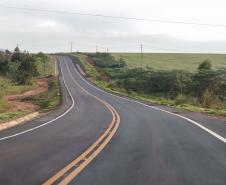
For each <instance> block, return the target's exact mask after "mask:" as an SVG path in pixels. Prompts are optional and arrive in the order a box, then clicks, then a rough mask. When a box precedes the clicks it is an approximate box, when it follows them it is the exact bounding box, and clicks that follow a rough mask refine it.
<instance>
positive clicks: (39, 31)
mask: <svg viewBox="0 0 226 185" xmlns="http://www.w3.org/2000/svg"><path fill="white" fill-rule="evenodd" d="M4 6H14V7H19V8H35V9H45V10H46V9H47V10H56V11H65V12H80V13H88V14H102V15H108V16H121V17H134V18H146V19H158V20H163V21H181V22H195V23H201V24H212V25H225V27H223V26H222V27H216V26H213V27H211V26H199V25H191V24H190V25H189V24H174V23H166V22H150V21H135V20H124V19H114V18H103V17H95V16H82V15H75V14H67V13H65V14H60V13H47V12H38V11H37V12H36V11H27V10H18V9H12V8H5V7H4ZM225 7H226V2H225V1H224V0H215V1H213V0H189V1H187V0H171V1H165V0H158V1H154V0H139V1H131V0H124V1H122V0H120V1H119V0H108V1H106V0H95V1H93V0H76V1H75V0H64V1H59V2H58V1H56V0H20V1H16V0H1V2H0V21H1V27H0V48H4V49H10V50H12V49H13V48H15V46H16V45H17V44H18V45H19V47H20V48H21V49H23V50H28V51H31V52H39V51H43V52H68V51H70V43H71V41H73V51H90V52H93V51H95V50H96V46H98V51H101V52H103V51H107V48H108V50H109V51H110V52H139V51H140V44H143V50H144V52H204V53H205V52H211V53H226V11H225Z"/></svg>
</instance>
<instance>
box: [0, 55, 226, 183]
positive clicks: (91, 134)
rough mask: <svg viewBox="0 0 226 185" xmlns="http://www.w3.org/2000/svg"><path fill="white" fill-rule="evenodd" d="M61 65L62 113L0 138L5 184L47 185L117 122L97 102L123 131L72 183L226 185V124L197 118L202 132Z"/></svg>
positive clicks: (0, 175) (0, 178)
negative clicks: (102, 87)
mask: <svg viewBox="0 0 226 185" xmlns="http://www.w3.org/2000/svg"><path fill="white" fill-rule="evenodd" d="M59 63H60V65H59V68H60V69H61V70H62V73H61V74H60V80H61V84H63V83H64V81H65V84H66V86H64V85H62V94H63V99H62V106H61V107H60V108H59V109H58V110H56V111H54V112H52V113H50V114H49V115H47V116H45V117H42V118H40V119H37V120H34V121H31V122H29V123H26V124H23V125H20V126H18V127H15V128H12V129H9V130H6V131H2V132H0V184H3V185H5V184H7V185H8V184H16V185H20V184H23V185H26V184H29V185H30V184H42V183H44V182H45V181H46V180H48V179H50V178H51V177H52V176H54V175H55V174H56V173H57V172H59V171H60V170H61V169H62V168H64V167H65V166H66V165H67V164H70V162H71V161H73V160H74V159H76V158H77V157H78V156H79V155H80V154H81V153H82V152H84V151H86V149H87V148H88V147H89V146H91V145H92V144H93V143H94V142H95V141H96V140H97V139H98V138H100V136H101V135H102V134H103V132H105V131H106V128H107V127H108V126H109V124H110V123H111V121H112V119H113V115H112V114H111V112H110V111H109V110H108V108H107V107H106V105H104V104H103V103H102V102H100V101H99V100H98V99H97V98H100V99H101V100H102V101H105V102H107V103H109V104H110V105H111V106H112V107H113V108H114V109H115V110H116V111H117V112H118V114H119V116H120V125H119V128H118V129H117V131H116V133H115V135H114V136H113V138H112V139H111V140H110V142H109V143H108V145H107V146H106V147H105V148H103V150H102V151H101V152H100V153H99V154H98V155H97V157H96V158H95V159H94V160H93V161H92V162H91V163H89V164H88V165H87V166H86V167H85V168H84V170H82V171H81V172H80V173H79V174H78V175H76V176H75V178H74V179H73V180H72V181H71V184H78V185H127V184H128V185H150V184H154V185H165V184H166V185H177V184H178V185H190V184H193V185H196V184H197V185H213V184H216V185H225V184H226V143H225V142H224V140H223V139H225V135H226V133H225V132H224V131H225V130H226V123H225V122H223V121H220V120H214V123H216V124H214V125H213V121H212V119H210V118H208V117H205V116H204V117H205V119H204V118H203V117H197V116H195V115H194V117H193V119H194V120H196V122H198V123H199V124H200V125H201V126H205V127H204V128H201V127H200V125H199V126H198V125H196V124H194V123H191V122H189V121H188V120H185V119H183V118H181V117H178V116H176V115H174V114H169V113H167V112H163V111H160V110H157V109H154V108H155V107H148V106H144V105H142V104H140V103H137V102H134V101H131V100H127V99H122V98H120V97H116V96H113V95H110V94H108V93H106V92H103V91H101V90H99V89H97V88H95V87H93V86H92V85H90V84H89V83H87V82H86V81H85V80H84V79H83V78H82V77H81V76H80V74H79V73H78V71H77V70H76V68H75V66H74V65H73V64H72V62H71V61H70V59H69V58H67V57H59ZM75 82H77V83H78V84H77V83H75ZM66 88H68V90H69V91H70V92H71V95H72V99H74V104H73V103H72V99H71V98H70V97H69V94H68V93H67V89H66ZM84 90H85V91H84ZM86 91H87V92H88V93H87V92H86ZM89 93H91V94H89ZM94 96H95V97H97V98H95V97H94ZM156 108H158V107H156ZM67 110H68V112H67ZM65 111H66V114H65V115H64V116H62V117H60V118H59V119H57V120H55V121H52V122H51V120H52V119H54V118H56V117H58V116H60V115H62V114H64V112H65ZM203 120H205V121H203ZM49 121H50V122H49ZM46 122H47V124H45V123H46ZM48 122H49V123H48ZM43 124H44V125H43ZM205 128H209V129H210V130H205ZM210 131H212V132H213V133H210ZM214 134H216V135H214ZM217 134H219V135H220V136H222V138H219V137H218V135H217ZM84 161H85V160H84ZM70 172H71V171H70ZM70 172H69V174H70ZM67 175H68V174H64V176H63V177H61V178H64V177H67ZM55 183H56V184H57V183H59V181H56V182H55Z"/></svg>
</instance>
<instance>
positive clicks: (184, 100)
mask: <svg viewBox="0 0 226 185" xmlns="http://www.w3.org/2000/svg"><path fill="white" fill-rule="evenodd" d="M185 103H187V97H186V96H184V95H181V94H180V95H178V96H177V97H176V99H175V104H176V105H180V104H185Z"/></svg>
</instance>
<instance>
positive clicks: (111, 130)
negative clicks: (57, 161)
mask: <svg viewBox="0 0 226 185" xmlns="http://www.w3.org/2000/svg"><path fill="white" fill-rule="evenodd" d="M66 66H67V69H68V71H69V75H70V76H71V78H72V80H73V81H74V82H75V83H76V84H77V85H78V86H79V87H80V88H81V89H82V90H83V91H84V92H86V93H87V94H88V95H90V96H92V97H94V98H95V99H97V100H98V101H99V102H101V103H102V104H104V105H105V106H106V107H107V109H108V110H109V111H110V112H111V114H112V121H111V123H110V125H109V126H108V128H107V130H106V131H105V132H104V133H103V134H102V135H101V136H100V137H99V138H98V139H97V141H96V142H95V143H94V144H92V145H91V146H90V147H89V148H88V149H87V150H86V151H85V152H83V153H82V154H81V155H79V156H78V157H77V158H76V159H74V160H73V161H72V162H71V163H69V164H68V165H67V166H66V167H64V168H63V169H61V170H60V171H59V172H57V173H56V174H55V175H54V176H53V177H51V178H50V179H48V180H47V181H46V182H44V183H43V185H50V184H53V183H54V182H56V181H57V180H58V179H60V178H61V177H62V176H64V175H65V174H66V173H67V172H68V171H69V170H70V169H72V168H73V167H74V166H76V165H77V164H78V163H79V162H80V161H82V160H83V162H82V163H81V164H80V165H79V166H78V167H77V168H76V169H75V170H73V171H72V172H71V173H70V174H69V175H68V176H66V177H65V178H64V179H63V180H62V181H61V182H60V183H59V184H61V185H65V184H68V183H70V182H71V181H72V180H73V179H74V178H75V177H76V176H77V175H78V174H79V173H80V172H81V171H82V170H83V169H84V168H85V167H86V166H87V165H88V164H89V163H90V162H91V161H92V160H93V159H94V158H95V157H96V156H97V155H98V154H99V153H100V152H101V151H102V150H103V149H104V148H105V146H106V145H107V144H108V143H109V142H110V140H111V139H112V137H113V136H114V134H115V132H116V131H117V129H118V127H119V124H120V116H119V114H118V112H117V111H116V110H115V109H114V108H113V107H112V106H111V105H110V104H108V103H107V102H105V101H103V100H102V99H100V98H98V97H97V96H95V95H93V94H91V93H90V92H88V91H87V90H86V89H84V88H83V87H82V86H81V85H80V84H79V83H78V82H77V81H76V80H75V79H74V77H73V76H72V74H71V71H70V70H69V67H68V65H67V64H66ZM101 142H102V143H101ZM100 143H101V144H100ZM98 145H99V146H98ZM95 148H96V150H94V149H95ZM88 154H91V155H90V156H89V157H87V155H88ZM84 159H86V160H84Z"/></svg>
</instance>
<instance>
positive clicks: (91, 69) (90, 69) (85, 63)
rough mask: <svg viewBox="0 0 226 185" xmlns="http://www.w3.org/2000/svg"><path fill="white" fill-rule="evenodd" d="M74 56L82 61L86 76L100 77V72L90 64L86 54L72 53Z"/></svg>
mask: <svg viewBox="0 0 226 185" xmlns="http://www.w3.org/2000/svg"><path fill="white" fill-rule="evenodd" d="M73 55H74V56H75V57H77V58H78V59H79V61H80V62H81V63H82V65H83V67H84V69H85V72H86V73H87V74H88V78H89V77H92V78H95V79H98V78H100V74H99V73H98V71H97V70H96V68H94V67H93V65H91V64H90V63H89V62H88V61H87V56H86V55H84V54H80V53H76V54H73Z"/></svg>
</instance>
